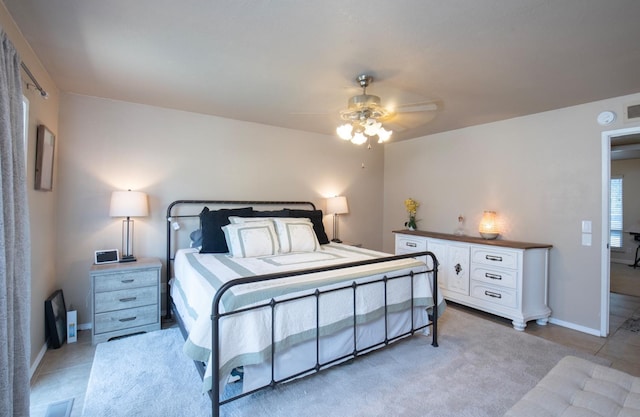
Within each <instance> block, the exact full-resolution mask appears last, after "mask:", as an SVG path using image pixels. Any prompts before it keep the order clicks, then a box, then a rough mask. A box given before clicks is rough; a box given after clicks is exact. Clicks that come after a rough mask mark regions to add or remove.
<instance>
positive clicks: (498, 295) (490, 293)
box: [484, 291, 502, 298]
mask: <svg viewBox="0 0 640 417" xmlns="http://www.w3.org/2000/svg"><path fill="white" fill-rule="evenodd" d="M484 295H487V296H489V297H493V298H502V294H498V293H497V292H491V291H485V292H484Z"/></svg>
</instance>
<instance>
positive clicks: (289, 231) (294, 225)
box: [272, 217, 320, 253]
mask: <svg viewBox="0 0 640 417" xmlns="http://www.w3.org/2000/svg"><path fill="white" fill-rule="evenodd" d="M272 220H273V223H274V224H275V225H276V232H277V233H278V240H279V242H280V253H289V252H315V251H317V250H319V249H320V243H319V242H318V237H317V236H316V232H315V231H314V230H313V223H311V220H309V219H307V218H294V219H290V218H283V217H280V218H279V217H274V218H273V219H272Z"/></svg>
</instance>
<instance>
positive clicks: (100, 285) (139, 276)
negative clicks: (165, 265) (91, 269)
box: [94, 269, 158, 292]
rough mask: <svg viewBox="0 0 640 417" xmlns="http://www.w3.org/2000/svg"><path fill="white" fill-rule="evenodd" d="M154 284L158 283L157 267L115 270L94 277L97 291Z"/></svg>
mask: <svg viewBox="0 0 640 417" xmlns="http://www.w3.org/2000/svg"><path fill="white" fill-rule="evenodd" d="M152 285H156V286H157V285H158V270H157V269H143V270H140V271H129V272H115V273H112V274H102V275H100V276H96V277H95V278H94V290H95V292H103V291H114V290H123V289H128V288H138V287H148V286H152Z"/></svg>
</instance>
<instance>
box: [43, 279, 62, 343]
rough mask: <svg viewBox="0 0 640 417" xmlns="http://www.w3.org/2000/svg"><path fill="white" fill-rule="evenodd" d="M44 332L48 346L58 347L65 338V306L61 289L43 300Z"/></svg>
mask: <svg viewBox="0 0 640 417" xmlns="http://www.w3.org/2000/svg"><path fill="white" fill-rule="evenodd" d="M44 318H45V330H46V331H45V334H46V337H47V339H48V340H49V346H50V347H52V348H53V349H58V348H59V347H60V346H62V344H63V343H64V341H65V339H66V338H67V307H66V306H65V305H64V296H63V295H62V290H57V291H55V292H54V293H53V294H51V297H49V298H47V300H46V301H45V302H44Z"/></svg>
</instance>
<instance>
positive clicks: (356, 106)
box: [336, 74, 439, 145]
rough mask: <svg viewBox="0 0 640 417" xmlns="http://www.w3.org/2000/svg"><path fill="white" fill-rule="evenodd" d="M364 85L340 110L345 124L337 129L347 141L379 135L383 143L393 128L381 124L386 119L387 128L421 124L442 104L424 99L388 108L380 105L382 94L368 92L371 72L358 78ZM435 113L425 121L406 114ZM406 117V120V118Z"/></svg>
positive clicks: (357, 140)
mask: <svg viewBox="0 0 640 417" xmlns="http://www.w3.org/2000/svg"><path fill="white" fill-rule="evenodd" d="M356 81H357V82H358V84H359V85H360V87H361V88H362V94H359V95H357V96H353V97H351V98H350V99H349V102H348V104H347V108H346V109H344V110H342V111H341V112H340V118H341V119H342V120H344V121H345V122H346V123H345V124H343V125H341V126H339V127H338V128H337V129H336V132H337V134H338V136H339V137H340V138H341V139H344V140H350V141H351V142H353V143H355V144H357V145H362V144H363V143H366V142H368V141H369V140H370V138H371V137H372V136H377V137H378V143H384V142H386V141H387V140H389V138H390V137H391V134H392V133H393V131H392V130H387V129H385V128H384V127H383V126H382V123H383V122H384V123H385V124H386V125H387V127H389V126H391V127H393V128H394V129H396V130H399V131H402V130H405V129H407V128H410V127H414V125H419V124H423V123H426V122H428V121H430V120H431V119H432V118H433V117H435V113H434V112H435V111H436V110H438V108H439V105H438V103H437V102H435V101H425V102H418V103H409V104H404V105H398V106H395V107H385V106H383V105H382V104H381V100H380V97H378V96H376V95H372V94H367V87H369V85H371V83H372V82H373V77H372V76H371V75H367V74H362V75H359V76H358V77H357V78H356ZM430 112H431V113H432V114H430V115H429V116H428V117H426V119H427V120H425V117H419V118H415V117H413V118H407V117H403V115H404V114H408V113H430ZM403 119H405V120H403Z"/></svg>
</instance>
